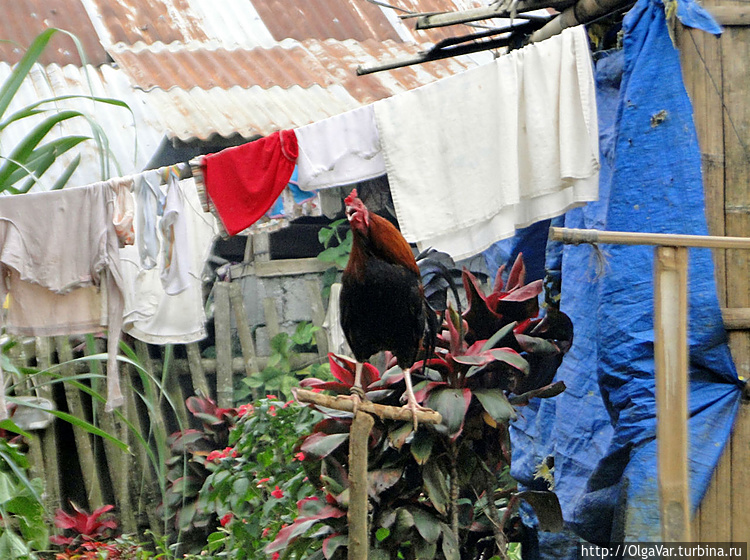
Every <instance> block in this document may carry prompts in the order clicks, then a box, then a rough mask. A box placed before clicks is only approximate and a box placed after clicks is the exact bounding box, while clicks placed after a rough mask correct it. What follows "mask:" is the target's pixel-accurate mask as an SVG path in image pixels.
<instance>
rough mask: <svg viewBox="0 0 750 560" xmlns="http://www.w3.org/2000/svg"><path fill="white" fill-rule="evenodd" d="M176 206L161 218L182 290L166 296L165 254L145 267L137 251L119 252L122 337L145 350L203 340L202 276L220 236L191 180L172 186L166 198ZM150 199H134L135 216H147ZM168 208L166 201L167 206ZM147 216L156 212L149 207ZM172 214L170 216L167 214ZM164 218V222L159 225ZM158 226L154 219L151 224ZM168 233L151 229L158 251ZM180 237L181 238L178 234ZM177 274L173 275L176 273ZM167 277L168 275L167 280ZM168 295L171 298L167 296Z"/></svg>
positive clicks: (125, 248) (125, 249) (137, 235)
mask: <svg viewBox="0 0 750 560" xmlns="http://www.w3.org/2000/svg"><path fill="white" fill-rule="evenodd" d="M173 178H174V175H173ZM170 194H171V195H173V198H172V200H173V201H177V202H178V203H179V204H169V203H167V204H166V207H167V208H168V210H167V211H166V212H165V215H166V216H167V218H168V219H170V218H169V216H170V215H171V216H172V218H171V219H172V220H173V223H172V225H173V226H174V225H178V226H179V225H180V224H182V225H181V226H180V227H177V228H174V229H173V232H175V233H176V235H175V239H174V240H173V242H172V245H171V251H172V260H173V262H172V266H175V265H177V266H178V267H179V272H180V274H178V275H176V276H179V277H180V281H179V285H182V286H183V289H181V290H179V291H173V292H170V290H169V286H170V284H169V282H167V283H166V284H165V283H164V282H162V276H164V272H163V270H164V269H165V267H164V262H165V261H166V260H167V258H168V254H169V253H168V252H167V251H166V250H165V251H164V252H160V253H157V257H156V260H157V262H155V264H154V266H152V267H150V268H147V267H144V266H143V264H142V262H141V258H140V252H139V250H138V249H137V248H136V247H124V248H122V249H120V259H121V268H122V275H123V283H124V288H123V291H124V293H125V312H124V325H123V330H124V332H126V333H128V334H129V335H131V336H133V337H134V338H137V339H138V340H142V341H143V342H146V343H149V344H187V343H191V342H197V341H199V340H202V339H203V338H205V337H206V335H207V333H206V329H205V323H206V315H205V310H204V303H203V272H204V268H205V265H206V261H207V259H208V257H209V254H210V252H211V248H212V247H213V242H214V240H215V238H216V237H217V235H218V225H217V223H216V219H215V218H214V216H213V214H211V213H208V212H204V211H203V208H202V206H201V201H200V199H199V197H198V192H197V189H196V183H195V180H194V179H192V178H187V179H183V180H181V181H176V182H173V183H172V184H170V185H169V190H168V192H167V196H169V195H170ZM144 200H145V203H146V204H148V205H150V204H151V202H152V201H150V200H149V199H148V198H146V199H141V198H139V197H136V214H137V215H139V214H141V213H143V214H146V212H145V210H144V209H142V208H141V207H140V205H141V204H142V203H143V202H144ZM165 202H166V200H165ZM150 208H151V210H149V211H154V212H155V211H156V208H155V207H153V206H150ZM170 212H171V214H170ZM163 219H164V218H162V220H163ZM153 220H154V222H157V223H158V218H156V217H154V218H153ZM140 224H141V221H137V222H136V232H135V233H136V240H137V241H138V243H140V240H141V238H142V230H141V229H140ZM165 231H167V232H168V231H169V229H168V228H160V227H155V229H154V230H153V232H152V233H153V234H154V235H155V236H156V239H155V243H156V245H157V246H160V247H161V246H163V236H164V232H165ZM180 232H181V233H180ZM175 270H176V269H175ZM167 276H169V274H167ZM170 293H171V295H170Z"/></svg>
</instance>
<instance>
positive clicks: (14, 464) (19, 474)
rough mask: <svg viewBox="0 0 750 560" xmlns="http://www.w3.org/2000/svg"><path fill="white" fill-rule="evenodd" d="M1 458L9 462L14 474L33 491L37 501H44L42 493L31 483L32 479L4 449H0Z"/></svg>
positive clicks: (32, 493)
mask: <svg viewBox="0 0 750 560" xmlns="http://www.w3.org/2000/svg"><path fill="white" fill-rule="evenodd" d="M0 458H2V459H3V460H4V461H5V462H6V463H7V464H8V466H9V467H10V470H12V471H13V474H15V475H16V477H17V478H18V480H19V481H21V484H23V486H24V487H25V488H26V489H27V490H28V491H29V492H30V493H31V495H32V496H33V497H34V499H35V500H36V501H37V502H39V503H42V497H41V495H40V494H39V492H38V491H37V489H36V488H35V487H34V485H33V484H32V483H31V481H30V480H29V479H28V478H27V477H26V474H25V473H24V472H23V471H22V470H21V469H20V468H19V466H18V464H17V462H16V461H14V460H13V459H11V458H10V457H9V456H8V455H7V454H6V453H5V452H4V451H0Z"/></svg>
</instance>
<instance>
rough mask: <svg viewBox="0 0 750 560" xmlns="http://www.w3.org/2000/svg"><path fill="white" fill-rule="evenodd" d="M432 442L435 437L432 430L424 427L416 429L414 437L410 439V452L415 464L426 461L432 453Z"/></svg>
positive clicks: (421, 463) (422, 463)
mask: <svg viewBox="0 0 750 560" xmlns="http://www.w3.org/2000/svg"><path fill="white" fill-rule="evenodd" d="M434 443H435V438H434V436H433V435H432V432H430V431H428V430H425V429H421V430H417V433H416V434H414V439H413V440H412V441H411V454H412V457H414V460H415V461H416V462H417V464H419V465H424V464H425V463H426V462H427V460H428V459H429V458H430V455H432V446H433V445H434Z"/></svg>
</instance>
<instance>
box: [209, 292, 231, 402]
mask: <svg viewBox="0 0 750 560" xmlns="http://www.w3.org/2000/svg"><path fill="white" fill-rule="evenodd" d="M229 307H230V305H229V283H228V282H216V283H215V284H214V332H215V344H216V403H217V404H218V405H219V407H221V408H231V407H232V405H233V404H234V398H233V394H234V386H233V379H232V330H231V319H230V315H229Z"/></svg>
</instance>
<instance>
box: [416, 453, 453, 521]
mask: <svg viewBox="0 0 750 560" xmlns="http://www.w3.org/2000/svg"><path fill="white" fill-rule="evenodd" d="M422 478H423V480H424V486H425V490H427V497H428V498H430V501H431V502H432V505H433V507H434V508H435V509H436V510H437V511H438V512H439V513H442V514H445V512H446V511H448V502H449V490H448V482H447V480H446V476H445V473H444V472H443V471H442V470H440V467H439V466H438V465H437V464H436V463H435V461H430V462H428V463H427V464H426V465H425V466H424V470H423V471H422Z"/></svg>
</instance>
